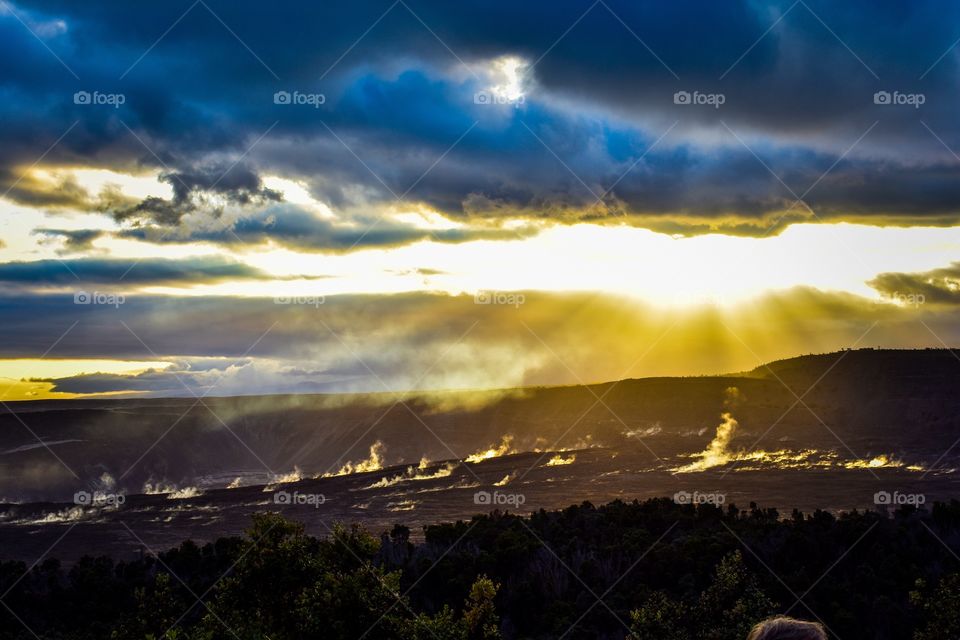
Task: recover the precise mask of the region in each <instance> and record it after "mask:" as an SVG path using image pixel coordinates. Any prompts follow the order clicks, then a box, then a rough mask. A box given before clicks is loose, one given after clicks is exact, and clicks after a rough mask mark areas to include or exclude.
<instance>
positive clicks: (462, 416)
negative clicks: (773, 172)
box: [0, 349, 960, 500]
mask: <svg viewBox="0 0 960 640" xmlns="http://www.w3.org/2000/svg"><path fill="white" fill-rule="evenodd" d="M730 387H736V388H737V390H738V392H739V394H738V395H739V400H738V401H736V402H734V403H733V404H729V403H727V404H725V399H726V398H727V393H726V390H727V389H728V388H730ZM798 396H799V397H801V398H802V402H799V401H798ZM395 399H396V398H395V397H393V396H391V395H389V394H370V395H344V396H337V395H283V396H242V397H232V398H206V399H204V400H203V402H202V403H199V402H197V401H196V400H195V399H192V398H167V399H126V400H107V399H96V400H72V401H56V402H51V401H40V402H18V403H10V404H9V406H10V408H11V409H12V410H13V411H15V412H16V414H17V415H16V416H14V415H10V414H9V413H7V414H4V415H0V499H2V498H6V499H8V500H11V499H24V498H26V499H41V498H49V497H52V496H56V497H60V498H62V497H63V496H65V495H71V494H72V492H73V491H74V490H76V487H77V485H78V483H79V484H81V485H85V484H88V483H89V482H92V481H94V480H96V479H98V478H100V477H101V476H103V474H109V477H111V478H113V479H115V480H117V481H118V482H119V483H120V484H121V485H122V486H123V487H125V488H127V489H129V490H130V491H140V490H141V488H142V487H143V485H144V483H146V482H158V481H165V482H172V483H177V484H182V483H190V484H193V483H196V482H197V481H198V480H203V481H204V482H208V483H211V484H213V485H216V484H223V483H227V482H230V481H231V480H232V479H233V478H234V477H235V476H237V475H238V474H240V473H261V474H262V473H264V470H265V468H270V469H273V470H280V471H283V472H287V471H291V470H293V469H294V468H300V469H301V470H303V472H304V473H308V474H316V473H321V472H323V471H327V470H335V469H336V468H338V467H339V466H340V465H342V464H343V463H345V462H347V461H354V462H355V461H359V460H361V459H364V458H366V457H367V456H368V455H369V451H370V447H371V446H372V445H373V444H374V443H376V442H380V443H382V444H383V445H384V450H383V458H384V459H383V462H384V463H385V464H399V463H409V462H416V461H419V460H420V459H421V457H424V456H425V457H427V458H429V459H431V460H442V459H450V458H457V457H465V456H467V455H468V454H470V453H473V452H475V451H477V450H480V449H486V448H489V447H490V446H492V445H496V444H498V443H500V442H501V441H502V438H503V437H504V436H509V437H511V438H512V440H511V441H510V447H511V450H513V451H524V450H533V449H541V450H542V449H558V448H576V447H583V446H590V445H600V446H606V447H621V446H638V443H639V441H638V440H637V436H639V437H641V438H653V439H656V442H657V452H658V453H660V452H661V451H662V452H665V453H666V454H670V453H678V452H690V451H697V450H700V449H702V447H703V446H704V445H705V444H706V443H707V442H708V441H709V440H710V438H711V437H712V436H713V434H714V431H715V427H716V425H717V424H718V421H719V416H720V414H721V413H722V412H724V411H727V410H729V411H731V412H732V413H733V415H734V416H735V418H736V419H737V420H738V422H739V424H740V427H739V430H738V436H739V437H741V438H743V439H745V440H753V439H755V438H757V437H759V436H760V435H761V434H765V433H766V434H767V435H766V436H765V438H767V439H768V440H769V441H771V442H792V443H796V445H797V446H801V445H802V446H811V447H823V446H830V447H836V446H837V445H838V442H837V439H838V438H840V439H842V440H843V441H844V442H845V443H848V444H849V446H851V447H854V448H856V449H857V450H858V451H864V452H870V451H886V450H894V451H902V450H905V449H910V450H916V451H924V452H933V453H936V454H937V455H939V454H940V453H942V452H943V451H945V450H947V448H948V447H949V446H950V445H951V444H952V443H953V442H954V441H955V440H957V438H958V437H960V360H958V359H957V357H955V356H954V354H953V353H951V352H950V351H948V350H945V349H928V350H872V349H861V350H856V351H842V352H837V353H830V354H822V355H806V356H800V357H796V358H790V359H786V360H779V361H775V362H771V363H768V364H766V365H762V366H759V367H757V368H756V369H753V370H752V371H748V372H743V373H738V374H731V375H725V376H704V377H686V378H643V379H630V380H622V381H619V382H607V383H601V384H594V385H589V386H569V387H545V388H530V389H508V390H501V391H490V392H474V393H471V392H444V393H436V394H426V395H425V394H417V395H410V396H406V397H404V398H402V399H403V402H402V403H395V402H394V401H395ZM25 425H26V426H25ZM825 426H826V428H825ZM771 427H772V428H771ZM31 432H33V433H35V434H37V436H39V437H40V438H41V439H42V440H43V441H44V443H45V445H41V444H40V443H39V442H38V441H37V440H36V438H34V436H33V435H32V434H31ZM854 445H855V446H854ZM54 453H55V454H56V456H57V457H59V458H60V459H61V460H62V461H63V462H64V463H65V465H66V466H69V467H70V468H71V469H73V470H74V471H75V472H76V473H77V474H78V475H79V476H81V480H80V481H78V480H77V479H76V478H74V477H73V476H72V475H71V474H70V472H69V471H67V469H66V467H65V466H64V465H61V464H60V462H59V461H58V460H57V459H56V458H55V457H54V455H53V454H54ZM264 481H266V480H264Z"/></svg>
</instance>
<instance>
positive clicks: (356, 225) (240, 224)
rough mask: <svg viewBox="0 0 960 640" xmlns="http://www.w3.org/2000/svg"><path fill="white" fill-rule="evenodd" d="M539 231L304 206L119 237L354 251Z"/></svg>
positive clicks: (146, 228)
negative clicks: (322, 211) (327, 214)
mask: <svg viewBox="0 0 960 640" xmlns="http://www.w3.org/2000/svg"><path fill="white" fill-rule="evenodd" d="M535 233H536V229H535V228H533V227H529V226H527V227H519V228H511V229H503V228H498V227H496V226H488V227H476V226H474V227H462V228H453V229H425V228H422V227H416V226H413V225H409V224H400V223H398V222H396V221H393V220H391V219H388V218H386V217H378V216H370V215H367V216H359V217H357V218H355V219H354V220H351V221H337V220H330V219H324V218H320V217H318V216H316V215H314V214H313V213H311V212H309V211H306V210H304V209H303V208H302V207H299V206H297V205H290V204H280V205H275V206H270V207H266V208H262V209H256V210H252V211H246V212H245V213H244V214H243V215H242V217H240V218H238V219H236V220H232V221H230V220H227V221H224V220H222V219H221V220H220V222H219V224H217V223H214V224H213V225H207V226H204V227H202V228H190V227H188V226H184V227H180V228H177V229H175V230H174V231H173V232H172V231H171V230H170V229H169V228H164V227H162V226H160V225H152V226H144V227H139V228H136V229H127V230H124V231H121V232H118V233H117V234H116V235H117V236H119V237H123V238H134V239H138V240H147V241H151V242H158V243H160V242H167V243H184V242H196V241H204V242H214V243H219V244H227V245H259V244H264V243H267V242H268V241H269V242H273V243H276V244H279V245H282V246H286V247H290V248H295V249H298V250H302V251H348V250H350V249H353V248H368V247H393V246H399V245H403V244H410V243H412V242H417V241H420V240H433V241H436V242H446V243H459V242H467V241H469V240H517V239H522V238H527V237H530V236H531V235H533V234H535Z"/></svg>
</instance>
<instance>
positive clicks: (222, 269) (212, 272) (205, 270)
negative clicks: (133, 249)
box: [0, 256, 274, 289]
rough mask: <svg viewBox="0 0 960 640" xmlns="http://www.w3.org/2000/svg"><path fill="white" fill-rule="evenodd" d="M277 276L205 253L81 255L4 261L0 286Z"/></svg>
mask: <svg viewBox="0 0 960 640" xmlns="http://www.w3.org/2000/svg"><path fill="white" fill-rule="evenodd" d="M267 279H274V277H273V276H270V275H268V274H266V273H264V272H263V271H261V270H259V269H256V268H254V267H251V266H249V265H246V264H243V263H241V262H236V261H233V260H228V259H225V258H221V257H209V256H202V257H197V258H187V259H182V260H168V259H162V258H145V259H143V260H133V259H126V260H124V259H119V258H77V259H70V260H35V261H32V262H5V263H3V264H0V285H6V286H8V287H15V288H17V287H23V288H27V289H37V288H40V289H42V288H44V287H76V288H79V287H81V286H86V285H112V286H113V287H114V288H117V289H123V288H127V287H135V286H144V285H184V284H186V285H192V284H202V283H214V282H220V281H224V280H267Z"/></svg>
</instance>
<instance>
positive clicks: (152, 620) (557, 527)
mask: <svg viewBox="0 0 960 640" xmlns="http://www.w3.org/2000/svg"><path fill="white" fill-rule="evenodd" d="M325 533H326V535H323V536H322V537H314V536H311V535H308V534H307V533H306V531H305V530H304V526H303V525H301V524H299V523H296V522H293V521H290V520H287V519H285V518H283V517H282V516H280V515H278V514H274V513H263V514H258V515H256V516H255V517H254V518H253V523H252V525H251V526H250V528H249V529H248V530H247V532H246V534H245V535H244V536H240V537H229V538H221V539H219V540H217V541H216V542H212V543H209V544H204V545H202V546H200V545H197V544H195V543H193V542H191V541H186V542H183V543H182V544H180V545H179V546H178V547H176V548H174V549H170V550H168V551H166V552H163V553H160V554H158V555H157V556H153V555H145V556H144V557H142V558H139V559H136V560H133V561H115V560H113V559H111V558H108V557H97V558H92V557H85V558H83V559H82V560H80V561H79V562H76V563H75V564H73V565H72V566H69V567H66V566H63V565H61V563H59V562H58V561H56V560H53V559H47V560H43V561H42V562H40V563H38V564H37V565H36V566H33V567H28V566H27V565H26V564H25V563H23V562H20V561H16V562H14V561H7V562H2V563H0V594H4V595H3V597H2V603H3V604H4V605H5V606H4V607H3V608H2V609H0V638H2V639H3V640H14V639H16V640H21V639H26V638H35V637H41V638H51V639H71V640H74V639H76V640H87V639H90V640H93V639H97V640H102V639H104V638H112V639H114V640H161V639H163V640H219V639H221V638H222V639H227V638H233V639H235V640H236V639H238V638H239V639H240V640H247V639H253V638H258V639H259V638H265V637H269V638H271V639H272V640H302V639H308V638H331V639H345V640H347V639H349V640H356V638H360V637H363V638H371V639H379V638H384V639H385V638H390V639H398V640H426V639H434V640H455V639H456V640H493V639H496V638H507V639H510V638H561V637H563V638H625V637H628V636H629V637H630V638H632V639H641V638H655V639H663V640H687V639H690V640H693V639H707V640H735V639H736V640H742V639H743V638H746V637H747V634H748V633H749V632H750V629H751V628H752V626H753V625H754V624H756V623H757V622H759V621H761V620H764V619H766V618H768V617H770V616H771V615H776V614H785V615H792V616H795V617H799V618H805V619H810V620H817V621H820V622H822V623H823V624H824V626H825V627H826V628H827V630H828V632H829V634H830V635H831V637H833V636H837V637H841V638H844V639H851V638H876V639H883V638H914V639H915V640H941V639H944V640H945V639H947V638H956V637H960V613H958V612H960V606H958V605H960V560H958V559H957V557H956V556H955V555H954V551H953V550H952V549H951V547H953V548H957V545H958V542H960V502H957V501H952V502H950V503H949V504H943V503H937V504H935V505H933V506H932V508H931V509H929V510H922V509H917V508H915V507H911V506H907V507H902V508H900V509H898V510H896V511H894V512H892V513H889V514H887V513H879V512H872V511H871V512H857V511H853V512H850V513H843V514H840V515H833V514H830V513H827V512H824V511H816V512H814V513H811V514H802V513H800V512H797V511H794V512H793V513H792V514H790V516H789V517H781V514H779V513H778V512H777V511H776V510H773V509H762V508H760V507H758V506H756V505H754V504H751V505H750V507H749V509H745V510H740V509H738V508H736V507H735V506H733V505H730V506H728V507H726V508H721V507H716V506H711V505H677V504H675V503H674V502H673V501H671V500H668V499H653V500H648V501H644V502H638V501H634V502H630V503H627V502H621V501H615V502H611V503H609V504H606V505H603V506H599V507H597V506H594V505H592V504H590V503H583V504H580V505H576V506H571V507H568V508H566V509H563V510H558V511H538V512H535V513H533V514H531V515H529V516H518V515H513V514H509V513H502V512H499V511H495V512H493V513H490V514H486V515H478V516H475V517H474V518H473V519H472V520H471V521H469V522H462V521H461V522H455V523H446V524H437V525H432V526H428V527H425V529H424V532H423V534H424V535H423V539H422V541H418V542H413V541H412V540H411V536H410V530H409V529H408V528H407V527H404V526H402V525H396V526H395V527H394V528H393V529H392V530H391V531H389V532H384V533H383V534H382V535H380V537H379V538H377V537H375V536H373V535H371V534H370V533H368V532H367V531H365V530H364V529H362V528H361V527H359V526H345V525H335V526H333V527H331V528H330V529H329V530H328V531H326V532H325ZM34 634H36V635H34Z"/></svg>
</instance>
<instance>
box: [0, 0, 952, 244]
mask: <svg viewBox="0 0 960 640" xmlns="http://www.w3.org/2000/svg"><path fill="white" fill-rule="evenodd" d="M958 12H960V7H956V6H953V5H944V4H939V3H937V4H934V3H929V2H920V3H908V4H905V3H897V2H883V3H879V4H877V3H866V2H853V3H844V4H842V5H840V4H837V3H829V2H820V1H815V0H809V1H806V0H804V1H802V2H799V3H791V2H765V3H753V2H746V1H742V2H739V1H738V2H725V3H716V2H708V1H705V2H698V1H689V2H678V3H654V2H640V3H638V2H627V1H622V2H621V1H618V0H610V1H609V2H607V1H604V2H596V3H592V4H591V3H589V2H573V1H564V2H557V3H553V4H552V5H551V7H550V10H549V11H543V10H542V9H541V8H539V7H535V6H533V5H529V6H527V5H517V4H516V3H507V2H494V3H489V2H483V3H481V2H473V1H470V2H465V3H456V4H450V3H419V2H412V1H411V2H407V1H406V0H404V1H402V2H397V3H393V4H390V3H387V2H357V3H349V4H337V3H334V4H330V3H310V4H303V3H296V2H283V1H281V2H279V3H272V4H270V5H263V4H260V5H257V4H248V3H244V4H242V5H241V4H238V3H231V2H226V1H218V0H210V1H209V2H200V3H190V2H189V1H186V0H184V1H182V2H180V1H178V2H169V3H158V4H156V5H153V6H141V5H124V4H122V3H109V4H108V3H103V2H91V3H72V2H66V1H63V0H21V1H20V2H18V3H15V4H11V5H9V8H8V9H6V10H4V11H0V42H2V44H0V48H2V49H3V55H2V56H0V60H2V62H0V69H2V72H0V78H2V80H0V91H2V92H3V96H4V98H5V99H4V100H3V102H2V106H0V115H2V117H3V119H4V122H5V123H7V126H5V127H4V130H3V132H0V190H2V191H5V192H6V196H7V197H8V198H10V199H12V200H14V201H16V202H18V203H21V204H27V205H30V206H39V207H48V208H50V209H52V210H55V209H58V208H65V207H66V208H69V207H81V208H85V209H87V210H92V211H98V212H102V213H105V214H107V215H110V216H112V217H113V219H115V220H116V221H119V222H120V223H121V224H122V225H125V226H126V228H127V230H128V231H130V233H133V234H136V233H145V232H143V231H142V230H143V229H144V228H150V227H151V226H159V227H163V228H167V227H176V228H177V229H178V234H179V237H180V238H181V239H183V238H185V237H186V238H188V239H189V238H190V237H192V234H193V233H195V232H197V230H196V229H194V228H192V227H190V228H187V229H186V230H184V229H183V228H182V224H181V223H182V220H183V218H184V216H185V215H189V214H191V213H196V212H197V211H198V210H199V211H204V212H206V213H208V214H209V215H213V216H216V215H219V212H221V211H222V209H223V208H224V207H238V208H242V209H245V210H248V215H247V217H248V218H252V219H258V218H261V217H263V216H264V215H265V214H264V212H265V211H266V210H267V209H270V208H271V207H273V209H272V211H273V212H274V213H275V214H276V216H277V218H276V222H275V224H274V226H273V229H274V230H275V231H276V232H277V233H278V234H279V233H281V232H282V229H284V228H285V225H296V224H299V223H300V222H299V221H298V220H297V219H296V216H297V212H296V210H295V209H294V208H286V209H283V208H280V209H277V208H276V205H277V204H279V201H280V200H281V199H282V197H283V196H282V193H281V192H279V191H276V190H272V189H269V188H267V187H265V186H264V184H263V178H264V176H265V175H268V174H269V175H280V176H283V177H287V178H290V179H296V180H298V181H301V182H302V183H304V184H306V185H307V186H308V188H309V190H310V192H311V194H312V195H313V196H314V197H315V198H316V199H317V200H318V201H320V202H322V203H324V204H326V205H328V206H329V207H330V208H331V209H332V210H333V211H334V212H335V214H336V215H337V216H340V217H341V218H342V219H343V220H342V221H341V222H344V221H345V222H347V223H349V222H351V221H353V220H355V218H356V216H357V215H360V214H361V213H362V212H365V215H368V216H369V215H371V214H370V211H371V210H377V209H378V208H382V207H386V206H390V205H392V204H396V203H397V202H404V203H420V204H424V205H427V206H429V207H431V208H433V209H436V210H437V211H439V212H441V213H443V214H444V215H446V216H448V217H450V218H453V219H455V220H458V221H462V222H466V223H467V224H469V225H480V226H484V225H487V226H489V224H491V221H495V220H498V219H501V218H504V217H519V218H530V219H540V220H546V221H549V222H559V223H566V222H571V221H580V220H593V221H600V222H605V221H616V222H618V223H619V222H623V221H624V220H626V221H628V222H629V223H631V224H634V225H638V226H645V227H649V228H654V229H658V230H664V231H669V232H673V233H686V234H696V233H705V232H709V231H714V230H720V231H724V232H728V233H734V234H739V235H757V236H760V235H765V234H768V233H773V232H776V231H777V230H778V229H782V228H783V226H784V225H786V224H789V223H791V222H796V221H800V220H803V221H817V220H828V221H835V220H869V221H874V222H877V223H880V224H888V223H893V224H901V225H910V224H924V225H927V224H932V225H947V224H953V223H954V222H956V221H957V219H958V216H957V213H958V204H960V187H958V186H957V185H958V184H960V180H958V178H960V172H958V168H960V161H958V160H957V157H956V155H955V154H954V152H953V151H951V149H960V126H958V123H957V120H956V118H955V117H954V113H953V104H952V103H953V101H952V96H954V95H956V92H957V90H958V88H960V87H958V82H960V80H958V78H960V75H958V73H957V71H958V68H957V67H958V64H960V58H958V56H957V52H956V50H954V49H953V48H952V45H953V44H954V43H955V40H956V33H954V32H953V29H952V25H954V24H956V22H957V17H958V16H957V13H958ZM168 28H169V31H166V30H167V29H168ZM368 29H369V31H368ZM31 30H32V31H33V33H31ZM505 58H512V59H515V60H517V61H519V63H518V64H519V66H518V67H517V68H518V69H519V71H518V73H519V74H520V77H518V78H517V79H516V80H517V82H518V83H520V84H521V85H522V90H523V98H522V100H519V99H516V98H513V99H506V100H505V102H506V104H501V103H500V102H504V100H498V99H493V98H491V96H493V95H496V94H495V93H491V92H492V91H493V89H492V88H493V87H496V86H498V84H502V83H503V82H505V81H506V80H505V79H504V78H503V77H501V75H502V74H501V75H498V74H499V71H498V69H499V67H497V63H498V61H502V60H503V59H505ZM75 94H76V96H75ZM77 96H79V97H77ZM110 96H114V98H112V99H111V98H110ZM116 96H122V97H123V98H122V102H120V100H118V99H117V98H116ZM311 96H312V97H311ZM319 96H322V99H321V98H320V97H319ZM711 96H712V98H711ZM717 96H722V102H721V101H719V100H718V99H717ZM111 100H112V101H111ZM42 154H45V155H43V160H42V164H43V165H50V166H76V165H83V166H98V167H105V168H110V169H113V170H116V171H131V172H133V171H136V172H143V171H145V170H150V171H154V172H156V173H157V175H159V176H160V178H161V179H162V180H164V181H165V182H167V183H168V184H169V185H170V187H171V188H172V189H173V192H174V195H173V197H172V198H170V199H165V198H157V197H155V196H151V197H147V198H139V199H136V198H131V197H130V196H129V195H123V194H116V193H114V194H112V196H111V194H109V193H108V194H86V193H84V192H83V189H82V187H80V186H79V185H75V184H73V185H71V184H69V183H64V184H61V185H58V186H57V187H56V188H53V187H51V186H50V185H49V184H44V183H40V182H37V181H34V180H31V179H30V178H29V176H26V175H25V169H26V168H28V167H29V166H31V165H32V164H33V163H34V162H36V161H37V159H38V158H39V157H41V155H42ZM283 216H290V217H291V221H290V222H289V223H285V222H284V221H283V220H282V219H281V218H283ZM374 217H376V216H375V215H374ZM231 224H232V222H231ZM236 230H237V235H239V236H243V235H244V233H243V232H247V231H249V230H248V229H245V228H244V227H243V225H242V224H241V225H238V228H237V229H236ZM197 233H198V239H205V240H208V241H209V240H211V238H210V237H209V236H207V237H204V236H203V234H202V232H197ZM263 233H265V234H268V233H270V231H269V230H263ZM184 234H186V235H184ZM162 235H163V234H162V233H161V234H155V235H154V236H153V237H154V239H156V238H157V237H161V236H162ZM420 236H421V237H422V234H420ZM144 237H146V236H144ZM421 237H418V235H417V234H416V233H409V234H406V235H404V234H402V233H401V234H394V235H393V236H392V237H390V238H389V239H386V238H382V237H378V236H377V235H376V234H375V235H372V236H365V237H364V238H358V237H356V236H355V237H352V238H351V237H348V238H340V237H338V233H337V232H335V231H330V230H321V231H320V232H319V233H317V234H315V236H314V240H313V242H312V245H313V246H315V248H319V249H321V250H323V249H329V250H344V246H346V247H354V246H356V247H358V248H363V247H364V246H366V241H367V240H368V239H369V240H370V242H371V243H372V244H374V245H375V246H382V245H390V244H395V243H404V242H413V241H417V240H419V239H421ZM223 241H224V242H231V241H232V240H231V239H230V238H227V237H226V236H225V237H224V238H223ZM306 244H311V243H306Z"/></svg>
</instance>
